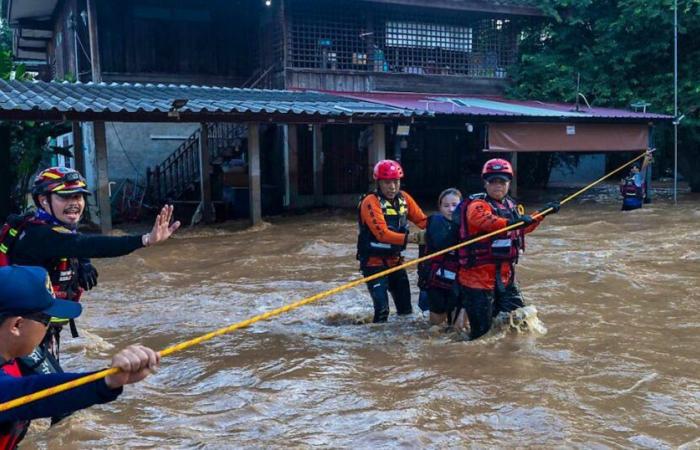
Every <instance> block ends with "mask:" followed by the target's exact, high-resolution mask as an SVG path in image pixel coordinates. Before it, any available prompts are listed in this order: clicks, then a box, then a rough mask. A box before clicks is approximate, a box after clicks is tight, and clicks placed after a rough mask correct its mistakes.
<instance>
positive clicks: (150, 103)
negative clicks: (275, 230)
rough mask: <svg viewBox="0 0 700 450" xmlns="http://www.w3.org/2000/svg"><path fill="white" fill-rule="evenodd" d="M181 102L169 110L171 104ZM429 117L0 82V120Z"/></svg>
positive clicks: (307, 103)
mask: <svg viewBox="0 0 700 450" xmlns="http://www.w3.org/2000/svg"><path fill="white" fill-rule="evenodd" d="M178 99H182V100H187V102H186V104H185V105H184V106H183V107H181V108H179V109H177V110H176V111H175V110H174V109H173V101H174V100H178ZM416 115H429V113H427V112H418V113H416V112H414V111H411V110H407V109H402V108H397V107H394V106H387V105H378V104H377V103H373V102H367V101H363V100H357V99H351V98H346V97H339V96H334V95H331V94H328V93H322V92H312V91H309V92H297V91H276V90H261V89H236V88H225V87H207V86H176V85H163V84H159V85H156V84H145V85H142V84H130V83H111V84H106V83H99V84H93V83H86V84H84V83H66V82H63V83H57V82H52V83H47V82H42V81H35V82H22V81H0V119H5V120H59V121H60V120H84V121H93V120H107V121H124V122H176V121H179V122H203V121H274V122H290V123H291V122H323V123H328V122H363V121H364V122H381V121H387V120H392V119H399V118H402V119H405V118H411V117H414V116H416Z"/></svg>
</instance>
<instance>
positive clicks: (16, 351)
mask: <svg viewBox="0 0 700 450" xmlns="http://www.w3.org/2000/svg"><path fill="white" fill-rule="evenodd" d="M31 317H32V315H28V316H13V317H8V318H6V319H5V320H4V321H3V322H2V324H0V339H2V340H3V341H4V342H3V347H5V346H7V347H6V348H5V349H4V352H3V353H7V354H6V355H3V356H5V357H10V358H19V357H22V356H27V355H29V354H30V353H32V352H33V351H34V349H35V348H36V347H37V346H38V345H39V344H40V343H41V341H42V340H43V339H44V336H45V335H46V330H47V328H48V325H45V324H44V323H42V322H41V321H39V320H34V319H32V318H31ZM47 320H48V318H47Z"/></svg>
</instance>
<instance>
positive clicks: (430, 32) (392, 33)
mask: <svg viewBox="0 0 700 450" xmlns="http://www.w3.org/2000/svg"><path fill="white" fill-rule="evenodd" d="M386 46H387V47H408V48H435V49H442V50H453V51H458V52H470V51H472V29H471V28H470V27H456V26H450V25H439V24H430V23H412V22H387V23H386Z"/></svg>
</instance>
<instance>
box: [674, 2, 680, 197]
mask: <svg viewBox="0 0 700 450" xmlns="http://www.w3.org/2000/svg"><path fill="white" fill-rule="evenodd" d="M678 123H679V120H678V0H673V204H674V205H675V204H677V203H678Z"/></svg>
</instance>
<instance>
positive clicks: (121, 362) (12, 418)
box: [0, 345, 160, 427]
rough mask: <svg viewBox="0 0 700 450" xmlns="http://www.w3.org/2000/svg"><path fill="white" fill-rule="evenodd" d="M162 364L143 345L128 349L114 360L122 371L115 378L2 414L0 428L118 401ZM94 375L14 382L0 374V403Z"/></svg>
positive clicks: (37, 377) (50, 376)
mask: <svg viewBox="0 0 700 450" xmlns="http://www.w3.org/2000/svg"><path fill="white" fill-rule="evenodd" d="M159 362H160V356H158V353H156V352H155V351H154V350H152V349H150V348H147V347H144V346H141V345H132V346H129V347H127V348H126V349H124V350H122V351H120V352H119V353H117V354H116V355H114V357H113V358H112V365H111V367H116V368H119V369H120V371H119V372H117V373H116V374H113V375H109V376H107V377H106V378H104V379H101V380H97V381H93V382H91V383H87V384H85V385H82V386H80V387H77V388H75V389H73V390H70V391H66V392H62V393H60V394H56V395H54V396H50V397H46V398H44V399H41V400H37V401H35V402H32V403H28V404H26V405H23V406H20V407H17V408H14V409H10V410H8V411H3V412H0V427H2V424H6V423H11V422H17V421H26V420H33V419H39V418H43V417H52V416H56V415H61V414H64V413H70V412H73V411H78V410H80V409H84V408H88V407H90V406H93V405H98V404H103V403H108V402H111V401H113V400H116V398H117V397H119V395H121V393H122V390H123V389H122V387H123V386H124V385H126V384H132V383H136V382H138V381H141V380H143V379H144V378H146V377H147V376H148V375H149V374H150V373H152V372H153V371H155V369H156V368H157V366H158V364H159ZM91 373H93V372H89V373H54V374H48V375H31V376H27V377H20V378H15V377H11V376H7V375H4V374H3V373H2V372H0V403H3V402H6V401H8V400H12V399H13V398H16V397H21V396H23V395H27V394H30V393H32V392H36V391H40V390H42V389H46V388H50V387H53V386H58V385H60V384H63V383H67V382H69V381H72V380H75V379H77V378H81V377H83V376H86V375H90V374H91Z"/></svg>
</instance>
